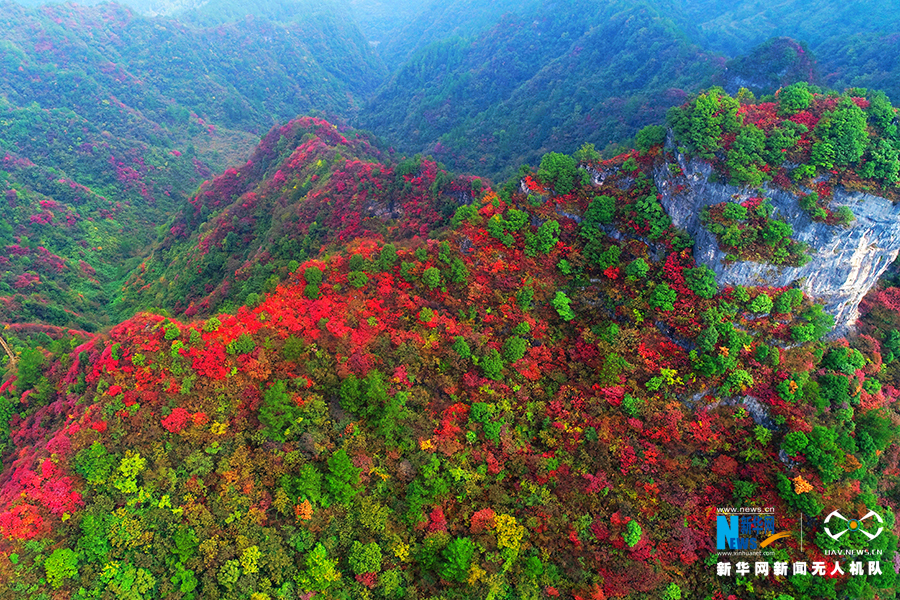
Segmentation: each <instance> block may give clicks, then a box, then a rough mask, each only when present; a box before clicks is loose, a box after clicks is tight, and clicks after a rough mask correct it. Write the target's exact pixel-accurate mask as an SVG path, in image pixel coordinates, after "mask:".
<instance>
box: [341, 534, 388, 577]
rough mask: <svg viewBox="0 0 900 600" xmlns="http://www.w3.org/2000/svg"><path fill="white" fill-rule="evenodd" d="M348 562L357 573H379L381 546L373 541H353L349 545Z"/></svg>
mask: <svg viewBox="0 0 900 600" xmlns="http://www.w3.org/2000/svg"><path fill="white" fill-rule="evenodd" d="M349 562H350V568H351V569H353V572H354V573H356V574H357V575H362V574H363V573H379V572H380V571H381V548H379V547H378V544H376V543H375V542H371V543H369V544H363V543H361V542H359V541H355V542H353V545H352V546H351V547H350V557H349Z"/></svg>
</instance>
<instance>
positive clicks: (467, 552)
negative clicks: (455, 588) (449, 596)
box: [440, 537, 476, 583]
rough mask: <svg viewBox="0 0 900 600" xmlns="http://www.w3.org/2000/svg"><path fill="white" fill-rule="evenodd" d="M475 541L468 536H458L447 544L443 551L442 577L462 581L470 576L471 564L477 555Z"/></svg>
mask: <svg viewBox="0 0 900 600" xmlns="http://www.w3.org/2000/svg"><path fill="white" fill-rule="evenodd" d="M475 550H476V546H475V542H473V541H472V540H470V539H469V538H466V537H462V538H460V537H458V538H455V539H454V540H453V541H451V542H450V543H449V544H447V547H446V548H444V551H443V553H442V555H443V558H444V560H443V562H442V563H441V569H440V572H441V577H443V578H444V579H446V580H448V581H456V582H458V583H462V582H464V581H465V580H466V578H468V576H469V566H470V565H471V564H472V558H473V557H474V556H475Z"/></svg>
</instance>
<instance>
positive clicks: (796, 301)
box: [772, 289, 803, 315]
mask: <svg viewBox="0 0 900 600" xmlns="http://www.w3.org/2000/svg"><path fill="white" fill-rule="evenodd" d="M802 302H803V292H801V291H800V290H798V289H790V290H785V291H784V292H783V293H782V294H781V295H780V296H778V298H776V299H775V303H774V305H773V307H772V310H773V311H774V312H776V313H778V314H782V315H786V314H789V313H790V312H791V311H793V310H794V309H795V308H797V307H798V306H800V304H801V303H802Z"/></svg>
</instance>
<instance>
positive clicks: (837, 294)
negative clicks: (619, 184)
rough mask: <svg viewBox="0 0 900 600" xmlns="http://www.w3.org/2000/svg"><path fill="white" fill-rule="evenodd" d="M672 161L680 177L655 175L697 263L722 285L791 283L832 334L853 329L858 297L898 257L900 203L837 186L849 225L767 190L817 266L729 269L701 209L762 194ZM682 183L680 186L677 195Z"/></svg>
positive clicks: (740, 265)
mask: <svg viewBox="0 0 900 600" xmlns="http://www.w3.org/2000/svg"><path fill="white" fill-rule="evenodd" d="M675 157H676V160H677V162H678V165H679V166H680V167H681V170H682V172H683V175H673V174H672V173H671V172H670V170H669V169H668V165H662V166H660V167H657V169H656V170H655V172H654V179H655V181H656V186H657V188H658V189H659V191H660V193H661V194H662V205H663V207H664V208H665V209H666V211H667V212H668V213H669V216H671V217H672V221H673V222H674V224H675V225H676V226H678V227H681V228H683V229H685V230H687V231H688V233H690V234H691V236H692V237H693V238H694V240H695V245H694V256H695V257H696V259H697V262H698V263H700V264H705V265H707V266H708V267H709V268H711V269H713V270H714V271H715V272H716V278H717V280H718V283H719V285H720V286H723V285H746V286H771V287H785V286H791V285H792V284H793V285H795V286H796V287H799V288H800V289H801V290H803V292H804V293H806V294H808V295H810V296H812V297H813V298H815V299H816V300H817V301H819V302H821V303H822V304H823V305H824V308H825V310H826V311H827V312H828V313H830V314H831V315H833V316H834V318H835V330H834V333H835V334H839V335H840V334H843V333H845V332H846V331H847V330H848V329H850V328H852V327H853V325H854V323H855V322H856V320H857V318H858V317H859V311H858V306H859V302H860V300H862V298H863V296H865V294H866V292H868V291H869V289H870V288H871V287H872V286H873V285H875V283H876V281H878V278H879V277H880V276H881V274H882V273H884V271H885V269H886V268H887V267H888V265H890V264H891V262H893V261H894V259H895V258H896V257H897V254H898V252H900V204H896V205H895V204H894V203H893V202H891V201H890V200H887V199H885V198H881V197H878V196H873V195H870V194H864V193H850V192H847V191H845V190H843V189H841V188H837V187H836V188H835V189H834V198H833V200H832V202H831V207H832V208H837V207H838V206H847V207H849V208H850V209H851V210H852V211H853V214H854V215H855V216H856V219H855V220H854V221H853V222H852V223H851V224H850V225H849V226H844V227H841V226H832V225H826V224H824V223H817V222H815V221H813V220H812V219H810V217H809V215H807V213H806V212H805V211H804V210H803V209H801V208H800V205H799V202H798V199H797V196H796V195H794V194H792V193H791V192H788V191H785V190H780V189H777V188H769V187H766V188H764V189H765V192H766V193H765V195H766V197H768V198H770V199H771V202H772V205H773V206H774V207H775V209H776V213H775V215H776V216H778V217H780V218H782V219H784V220H785V221H787V222H788V223H790V224H791V226H792V227H793V228H794V236H793V237H794V239H796V240H798V241H802V242H806V243H808V244H809V246H810V254H811V256H812V261H810V262H809V263H807V264H806V265H804V266H802V267H784V266H778V265H773V264H765V263H757V262H750V261H738V262H733V263H731V264H727V265H726V264H725V260H724V259H725V256H726V253H725V252H723V251H721V250H720V249H719V246H718V242H717V240H716V237H715V236H714V235H713V234H712V233H710V232H709V231H708V230H707V229H706V228H705V227H703V225H702V224H701V223H700V211H701V210H702V209H703V207H704V206H707V205H711V204H718V203H720V202H743V201H744V200H747V199H748V198H751V197H757V196H759V194H758V192H757V191H756V190H751V189H747V188H738V187H735V186H732V185H725V184H722V183H712V182H710V181H709V176H710V174H711V173H712V170H713V169H712V166H711V165H710V164H709V163H707V162H704V161H702V160H699V159H687V158H686V157H685V156H684V155H681V154H677V153H676V155H675ZM679 186H683V188H680V191H679Z"/></svg>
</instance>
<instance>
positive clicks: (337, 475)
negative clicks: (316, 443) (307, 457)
mask: <svg viewBox="0 0 900 600" xmlns="http://www.w3.org/2000/svg"><path fill="white" fill-rule="evenodd" d="M360 472H361V470H360V469H357V468H356V467H354V466H353V461H351V460H350V457H349V456H347V451H346V450H344V449H343V448H341V449H340V450H338V451H337V452H335V453H334V454H332V455H331V458H329V459H328V474H327V475H326V476H325V484H326V485H327V486H328V492H329V493H330V494H331V496H332V498H334V500H335V501H337V502H340V503H341V504H347V503H349V502H350V501H351V500H353V498H354V497H355V496H356V494H358V493H359V490H357V489H356V487H355V486H356V485H357V484H358V483H359V474H360Z"/></svg>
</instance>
